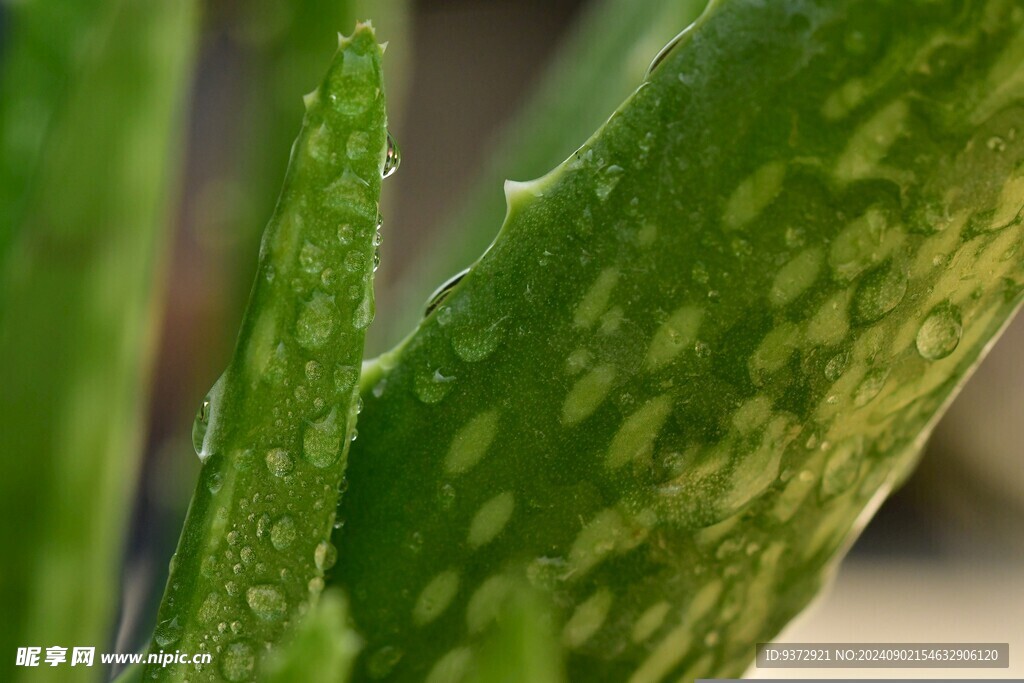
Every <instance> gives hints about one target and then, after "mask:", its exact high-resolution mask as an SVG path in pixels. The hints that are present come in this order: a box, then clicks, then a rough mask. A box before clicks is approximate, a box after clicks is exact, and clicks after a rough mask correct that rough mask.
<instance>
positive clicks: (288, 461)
mask: <svg viewBox="0 0 1024 683" xmlns="http://www.w3.org/2000/svg"><path fill="white" fill-rule="evenodd" d="M294 467H295V462H294V461H293V460H292V456H290V455H288V451H286V450H284V449H283V448H274V449H272V450H270V451H268V452H267V469H268V470H270V473H271V474H273V475H274V476H275V477H283V476H285V475H287V474H289V473H290V472H291V471H292V469H293V468H294Z"/></svg>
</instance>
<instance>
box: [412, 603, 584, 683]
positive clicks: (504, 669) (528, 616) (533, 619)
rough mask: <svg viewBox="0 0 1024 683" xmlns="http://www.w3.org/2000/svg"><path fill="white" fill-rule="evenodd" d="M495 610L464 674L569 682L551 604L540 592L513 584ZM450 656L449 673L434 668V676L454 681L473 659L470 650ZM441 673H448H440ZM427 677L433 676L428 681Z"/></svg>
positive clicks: (475, 678)
mask: <svg viewBox="0 0 1024 683" xmlns="http://www.w3.org/2000/svg"><path fill="white" fill-rule="evenodd" d="M486 609H488V610H496V615H495V617H494V624H493V625H492V626H491V629H490V633H489V634H488V635H487V636H486V637H485V638H484V640H483V643H482V645H481V647H480V652H479V655H478V656H477V657H476V658H475V661H472V664H473V666H472V668H467V669H466V670H465V678H466V679H468V680H469V681H471V682H472V683H519V681H531V683H560V682H561V681H564V680H565V671H564V667H563V664H562V650H561V648H560V645H559V638H558V635H557V632H556V629H555V628H554V626H555V619H554V614H553V610H552V609H551V605H550V604H548V602H547V601H546V600H545V599H544V597H543V596H542V595H541V594H540V593H539V592H538V591H536V590H532V589H530V588H528V587H524V586H512V587H511V588H510V590H509V591H508V592H507V595H506V596H505V599H504V601H503V602H501V601H498V602H492V603H489V604H487V605H486ZM456 653H457V654H455V655H448V658H449V659H448V661H449V662H450V663H451V664H450V666H449V667H448V669H447V671H445V670H442V669H440V668H438V669H436V671H437V673H436V674H435V680H436V679H442V680H452V679H457V678H458V676H457V675H456V676H452V675H451V674H452V673H454V674H459V673H462V672H461V671H460V669H459V667H460V664H461V663H462V662H466V663H467V664H469V663H470V661H471V652H470V651H469V650H468V648H467V649H466V650H464V651H456ZM441 674H444V676H442V675H441ZM428 680H429V679H428Z"/></svg>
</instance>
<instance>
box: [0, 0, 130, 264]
mask: <svg viewBox="0 0 1024 683" xmlns="http://www.w3.org/2000/svg"><path fill="white" fill-rule="evenodd" d="M113 10H116V3H112V2H104V0H81V1H80V2H13V3H7V4H6V5H5V7H4V9H3V12H4V21H5V27H4V28H5V32H4V36H3V38H4V40H3V43H0V46H2V48H3V49H2V51H0V208H2V210H0V261H2V260H3V258H4V256H5V254H6V253H7V249H8V248H9V246H10V243H11V241H12V240H13V239H14V237H15V236H16V234H17V227H18V226H19V225H20V220H21V212H22V211H23V210H24V207H25V203H26V201H27V200H28V196H29V188H30V181H31V178H32V176H33V174H34V173H35V172H36V170H37V167H38V164H39V161H40V159H41V151H42V149H43V147H44V145H45V143H46V138H47V134H48V132H49V130H50V125H51V122H52V121H53V116H54V112H55V111H57V109H58V108H59V107H60V106H62V105H63V104H64V103H66V101H67V99H68V96H69V91H70V90H72V89H73V84H74V83H76V82H77V79H78V75H79V70H80V67H81V64H82V61H83V57H85V56H86V55H89V54H91V53H93V52H96V51H97V50H102V49H103V44H104V42H105V40H106V36H107V32H108V31H109V30H110V25H111V22H112V21H113V20H114V18H115V16H116V11H113Z"/></svg>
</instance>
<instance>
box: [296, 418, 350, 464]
mask: <svg viewBox="0 0 1024 683" xmlns="http://www.w3.org/2000/svg"><path fill="white" fill-rule="evenodd" d="M337 418H338V415H337V411H335V410H332V411H331V412H330V413H329V414H328V415H327V417H325V418H324V419H322V420H320V421H319V422H314V423H313V424H311V425H309V426H308V427H306V431H305V433H304V434H303V436H302V454H303V455H304V456H305V458H306V460H308V461H309V462H310V464H312V465H313V466H314V467H319V468H321V469H323V468H325V467H330V466H331V465H333V464H334V463H336V462H337V461H338V456H339V455H340V454H341V426H340V425H339V424H338V419H337Z"/></svg>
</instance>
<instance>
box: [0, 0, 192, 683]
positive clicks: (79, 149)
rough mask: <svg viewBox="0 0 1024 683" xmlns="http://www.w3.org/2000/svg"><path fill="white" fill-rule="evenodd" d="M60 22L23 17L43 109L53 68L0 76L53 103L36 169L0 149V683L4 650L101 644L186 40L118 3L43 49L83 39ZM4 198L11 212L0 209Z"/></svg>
mask: <svg viewBox="0 0 1024 683" xmlns="http://www.w3.org/2000/svg"><path fill="white" fill-rule="evenodd" d="M35 4H38V3H35ZM80 9H83V11H84V9H85V6H84V5H83V6H82V7H81V8H80ZM67 11H69V12H70V11H71V10H67ZM25 12H26V13H29V8H25ZM60 14H61V12H59V11H58V10H54V11H53V12H44V13H43V14H42V15H40V17H39V20H40V22H42V17H43V16H44V15H45V16H46V17H47V21H50V20H52V21H54V22H55V23H54V25H53V31H54V38H55V41H56V43H55V44H54V51H55V52H60V57H59V58H56V57H55V58H54V63H56V62H66V71H67V74H66V76H64V77H66V79H67V83H66V84H64V83H62V84H61V85H62V86H63V91H64V92H66V95H61V96H60V97H57V96H56V95H55V93H56V91H57V89H58V88H57V87H56V84H57V81H58V80H61V79H60V78H59V77H57V76H56V75H55V71H56V70H58V69H59V68H64V67H57V66H53V70H48V69H47V68H43V67H40V68H39V70H36V68H35V67H29V66H25V67H24V68H13V67H12V69H11V70H9V71H7V72H6V74H5V75H6V77H8V78H14V79H16V80H15V81H13V82H11V81H7V82H5V85H4V86H3V87H4V88H8V89H11V88H13V89H17V88H19V87H24V88H25V89H26V91H28V92H46V93H47V94H46V95H45V96H40V97H41V99H40V100H39V101H40V102H43V101H45V102H46V103H47V105H46V106H47V107H49V106H52V107H53V114H52V116H51V117H49V118H51V119H52V123H50V124H49V126H48V128H49V129H50V131H51V132H50V133H49V134H47V135H46V144H45V152H44V153H43V156H42V158H41V159H40V160H39V162H38V163H36V162H35V161H34V160H33V159H32V156H33V153H34V152H33V150H35V151H38V149H39V146H40V145H39V144H38V140H35V138H33V140H32V141H30V142H31V145H28V146H26V147H24V148H22V149H20V150H12V149H11V148H10V147H5V161H4V164H5V168H8V169H14V171H13V173H14V175H17V176H18V179H17V181H16V182H15V184H14V185H11V186H7V185H6V182H7V181H6V180H5V183H4V192H5V193H6V192H7V191H8V190H9V189H13V191H14V192H13V193H12V197H11V198H8V197H7V196H6V194H5V196H4V198H3V202H4V206H5V210H4V212H3V213H4V216H5V220H6V219H7V218H9V217H11V216H13V217H14V218H15V219H16V220H15V223H14V224H11V225H10V226H9V227H10V230H11V233H10V234H9V235H7V237H9V239H10V241H9V245H8V249H7V252H6V253H5V254H4V255H3V260H2V265H0V354H2V355H3V358H4V364H3V368H4V369H3V386H4V391H3V396H2V398H0V402H2V406H0V408H2V409H0V434H2V435H3V437H2V438H3V450H4V452H5V453H7V454H9V455H10V456H11V457H5V458H4V459H3V464H2V465H0V468H2V473H0V474H2V476H0V482H2V486H3V496H2V498H3V502H2V506H3V507H2V509H0V519H2V524H3V529H2V537H3V543H4V547H5V548H6V556H5V561H4V564H5V567H4V572H3V576H2V580H0V599H2V602H3V604H4V608H5V619H4V623H3V625H2V626H0V634H2V635H0V641H2V642H0V651H2V652H4V653H7V654H5V661H4V663H3V671H5V672H7V671H9V669H8V667H11V666H12V665H13V663H14V657H13V653H14V651H15V648H16V647H17V646H22V647H24V646H33V645H34V646H43V647H46V646H50V645H55V644H60V645H64V646H68V647H70V646H72V645H95V646H97V647H100V646H103V645H105V644H106V643H107V641H108V639H109V638H110V637H111V629H112V626H113V624H112V619H113V616H114V614H115V611H116V608H117V604H118V590H117V585H118V575H119V560H120V552H121V542H122V535H123V532H124V524H125V520H126V519H127V517H128V514H129V512H128V511H129V507H130V506H129V501H130V498H129V495H130V492H131V490H132V488H133V486H134V483H135V476H136V471H137V470H136V466H137V462H138V455H139V449H140V447H141V444H140V441H141V437H142V434H143V430H144V427H145V421H146V420H145V416H146V413H145V408H146V398H145V397H146V393H145V388H146V379H147V376H148V365H149V358H150V354H151V352H152V349H153V341H154V334H153V332H154V325H155V322H156V319H155V312H156V308H155V306H154V305H153V302H154V299H155V296H156V294H157V291H158V288H157V287H155V285H156V284H157V282H159V279H160V278H159V273H160V272H161V270H162V269H161V268H160V267H159V265H160V260H159V258H158V254H159V253H160V250H161V247H162V246H163V245H164V244H165V237H166V228H167V226H168V224H169V216H168V200H169V199H170V195H171V194H172V192H170V190H171V186H172V185H173V183H174V182H175V181H176V179H177V169H178V160H179V150H180V132H181V126H180V123H181V120H180V114H181V109H182V104H183V98H184V95H185V92H186V87H187V85H188V81H189V73H190V64H191V58H192V53H193V43H194V34H195V7H194V4H193V3H192V2H188V1H185V2H183V1H180V0H160V1H157V2H153V1H150V2H141V1H140V0H124V1H122V2H111V3H108V4H107V5H106V6H105V7H104V10H103V16H104V19H103V22H104V23H103V26H104V30H103V31H102V32H100V33H98V34H90V41H89V43H88V46H87V48H81V49H79V48H74V49H72V48H71V47H69V45H70V44H68V45H63V47H61V46H60V45H58V43H62V41H64V39H65V37H66V36H64V33H65V32H67V31H71V30H72V29H82V30H83V31H84V30H86V29H87V27H85V28H83V27H78V26H74V27H69V26H65V25H64V24H62V23H61V22H60V21H58V20H57V19H56V18H55V17H56V16H57V15H60ZM43 25H44V23H40V24H33V25H31V26H29V25H23V28H25V30H30V31H32V32H33V35H32V36H28V37H22V38H16V39H15V43H14V45H13V46H12V49H17V46H19V45H22V44H32V45H30V46H29V47H26V48H25V49H31V47H32V46H34V45H35V43H34V42H33V41H39V40H45V33H44V32H43V28H42V27H43ZM12 28H14V29H18V24H17V23H15V25H14V26H13V27H12ZM73 42H74V41H73ZM76 44H77V43H76ZM10 58H11V59H12V60H15V62H18V61H24V62H25V63H26V64H28V63H32V59H31V58H29V57H26V56H24V55H19V54H17V53H12V54H11V55H10ZM72 64H73V65H74V66H75V67H76V68H72ZM36 76H38V78H39V79H40V80H41V81H42V84H40V83H34V82H33V79H34V78H35V77H36ZM44 108H45V107H44ZM40 116H41V117H42V119H43V120H42V121H40V123H41V124H44V123H45V119H46V118H47V117H46V116H45V115H44V114H40ZM8 130H10V129H8ZM12 135H15V136H18V135H20V133H12ZM39 135H42V133H39ZM8 154H10V156H8ZM29 166H34V167H38V170H36V171H33V172H31V173H29V172H28V171H29V168H28V167H29ZM7 173H8V171H5V174H7ZM10 177H12V176H11V175H9V174H8V175H5V178H10ZM29 177H31V179H32V180H31V182H30V183H29V182H28V178H29ZM8 201H10V202H13V204H14V205H23V210H17V209H11V212H10V213H9V212H8V210H7V209H8V208H9V207H10V206H11V205H10V204H8V203H7V202H8ZM6 229H7V226H5V230H6ZM8 655H9V657H8ZM94 671H95V670H90V669H86V668H78V669H69V670H67V671H65V672H63V673H62V677H63V678H62V680H83V679H88V678H91V677H92V676H90V673H93V676H94V675H95V674H94ZM26 672H28V673H26ZM31 672H32V670H29V669H22V670H20V672H19V675H25V676H26V677H27V678H28V679H31V675H30V674H31ZM2 677H3V678H4V679H5V680H12V679H14V678H15V674H14V673H13V672H11V673H7V674H5V675H3V676H2Z"/></svg>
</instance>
